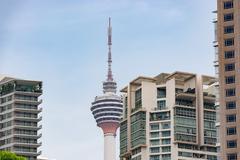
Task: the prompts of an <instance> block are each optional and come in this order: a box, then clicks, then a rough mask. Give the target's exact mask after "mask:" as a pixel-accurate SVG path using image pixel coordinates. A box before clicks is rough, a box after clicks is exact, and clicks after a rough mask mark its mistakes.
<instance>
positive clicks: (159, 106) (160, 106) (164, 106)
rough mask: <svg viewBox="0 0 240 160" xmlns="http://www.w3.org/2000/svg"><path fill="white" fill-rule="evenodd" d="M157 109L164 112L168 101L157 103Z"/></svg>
mask: <svg viewBox="0 0 240 160" xmlns="http://www.w3.org/2000/svg"><path fill="white" fill-rule="evenodd" d="M157 105H158V106H157V107H158V109H159V110H163V109H166V101H165V100H161V101H158V102H157Z"/></svg>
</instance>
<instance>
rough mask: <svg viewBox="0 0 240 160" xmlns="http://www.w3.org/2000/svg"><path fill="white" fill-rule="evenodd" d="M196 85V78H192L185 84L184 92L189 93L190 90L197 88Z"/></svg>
mask: <svg viewBox="0 0 240 160" xmlns="http://www.w3.org/2000/svg"><path fill="white" fill-rule="evenodd" d="M195 84H196V78H191V79H189V80H188V81H186V82H185V83H184V91H187V89H188V88H191V89H193V88H195V86H196V85H195Z"/></svg>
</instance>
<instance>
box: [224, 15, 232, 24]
mask: <svg viewBox="0 0 240 160" xmlns="http://www.w3.org/2000/svg"><path fill="white" fill-rule="evenodd" d="M232 20H233V13H228V14H224V22H227V21H232Z"/></svg>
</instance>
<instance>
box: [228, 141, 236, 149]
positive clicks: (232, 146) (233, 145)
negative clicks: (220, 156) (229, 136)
mask: <svg viewBox="0 0 240 160" xmlns="http://www.w3.org/2000/svg"><path fill="white" fill-rule="evenodd" d="M227 148H237V141H236V140H230V141H227Z"/></svg>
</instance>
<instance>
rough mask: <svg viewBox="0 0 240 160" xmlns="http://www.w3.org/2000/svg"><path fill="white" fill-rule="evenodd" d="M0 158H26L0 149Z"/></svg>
mask: <svg viewBox="0 0 240 160" xmlns="http://www.w3.org/2000/svg"><path fill="white" fill-rule="evenodd" d="M0 160H26V158H23V157H20V156H17V155H16V154H14V153H11V152H6V151H0Z"/></svg>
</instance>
